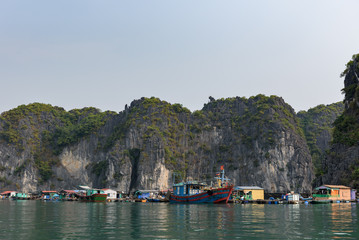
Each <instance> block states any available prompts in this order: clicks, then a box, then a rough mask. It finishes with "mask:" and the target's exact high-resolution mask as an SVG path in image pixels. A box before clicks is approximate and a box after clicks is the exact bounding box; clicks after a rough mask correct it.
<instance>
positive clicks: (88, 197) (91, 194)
mask: <svg viewBox="0 0 359 240" xmlns="http://www.w3.org/2000/svg"><path fill="white" fill-rule="evenodd" d="M77 197H78V198H79V200H80V201H83V202H106V199H107V194H106V193H105V192H104V191H103V190H102V189H90V188H87V189H86V194H83V195H82V194H77Z"/></svg>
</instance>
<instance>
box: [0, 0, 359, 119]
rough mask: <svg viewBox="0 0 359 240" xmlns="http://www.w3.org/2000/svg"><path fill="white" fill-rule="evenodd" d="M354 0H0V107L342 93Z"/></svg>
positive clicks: (118, 106)
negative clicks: (156, 99)
mask: <svg viewBox="0 0 359 240" xmlns="http://www.w3.org/2000/svg"><path fill="white" fill-rule="evenodd" d="M358 9H359V1H358V0H340V1H338V0H316V1H313V0H300V1H299V0H298V1H295V0H294V1H288V0H270V1H269V0H268V1H266V0H251V1H248V0H247V1H242V0H226V1H223V0H222V1H220V0H217V1H213V0H195V1H193V0H181V1H179V0H171V1H168V0H131V1H120V0H106V1H98V0H62V1H48V0H43V1H40V0H32V1H20V0H3V1H0V112H4V111H8V110H10V109H13V108H16V107H17V106H19V105H22V104H29V103H33V102H40V103H46V104H51V105H53V106H60V107H63V108H65V109H66V110H71V109H74V108H83V107H90V106H91V107H96V108H99V109H101V110H102V111H106V110H112V111H116V112H119V111H123V109H124V107H125V105H126V104H128V105H129V104H130V103H131V102H132V101H133V100H135V99H140V98H141V97H152V96H154V97H158V98H160V99H161V100H165V101H167V102H169V103H172V104H174V103H180V104H182V105H183V106H184V107H187V108H189V109H190V110H191V111H195V110H200V109H202V107H203V105H204V104H206V103H207V102H208V101H209V96H212V97H214V98H215V99H218V98H228V97H236V96H239V97H247V98H248V97H251V96H255V95H257V94H265V95H267V96H270V95H277V96H280V97H282V98H283V99H284V100H285V101H286V102H287V103H288V104H289V105H291V106H292V107H293V108H294V109H295V110H296V111H297V112H298V111H300V110H308V109H309V108H311V107H315V106H317V105H319V104H331V103H334V102H338V101H342V100H343V95H342V94H341V89H342V88H343V81H344V79H343V78H340V73H341V72H342V71H343V70H344V69H345V64H346V63H347V62H348V61H349V60H350V59H351V57H352V55H353V54H356V53H359V31H358V23H359V13H358V11H357V10H358Z"/></svg>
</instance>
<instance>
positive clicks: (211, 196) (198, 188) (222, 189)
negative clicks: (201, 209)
mask: <svg viewBox="0 0 359 240" xmlns="http://www.w3.org/2000/svg"><path fill="white" fill-rule="evenodd" d="M221 171H222V176H221V177H215V179H216V180H217V186H216V187H209V186H207V185H206V184H205V183H201V182H198V181H187V182H181V183H178V184H174V185H173V194H171V196H170V202H171V203H227V202H228V199H229V197H230V196H231V193H232V190H233V185H229V183H228V181H229V179H227V178H225V177H224V167H223V166H221ZM217 175H219V174H217Z"/></svg>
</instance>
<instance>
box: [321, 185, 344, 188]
mask: <svg viewBox="0 0 359 240" xmlns="http://www.w3.org/2000/svg"><path fill="white" fill-rule="evenodd" d="M324 186H326V187H328V188H350V187H347V186H344V185H324Z"/></svg>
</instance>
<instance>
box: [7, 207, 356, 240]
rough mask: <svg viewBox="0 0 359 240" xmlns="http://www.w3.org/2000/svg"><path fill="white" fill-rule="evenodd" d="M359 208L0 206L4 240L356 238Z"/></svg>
mask: <svg viewBox="0 0 359 240" xmlns="http://www.w3.org/2000/svg"><path fill="white" fill-rule="evenodd" d="M358 209H359V206H358V205H356V204H348V203H342V204H326V205H255V204H253V205H251V204H248V205H234V204H231V205H210V204H198V205H186V204H161V203H107V204H102V203H100V204H99V203H79V202H57V203H54V202H47V203H45V202H40V201H0V224H1V225H0V226H1V227H2V228H1V230H0V239H49V238H51V239H235V238H244V239H248V238H250V239H264V238H265V239H335V238H341V239H358V238H359V235H358V230H357V225H358V220H357V217H358Z"/></svg>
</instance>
